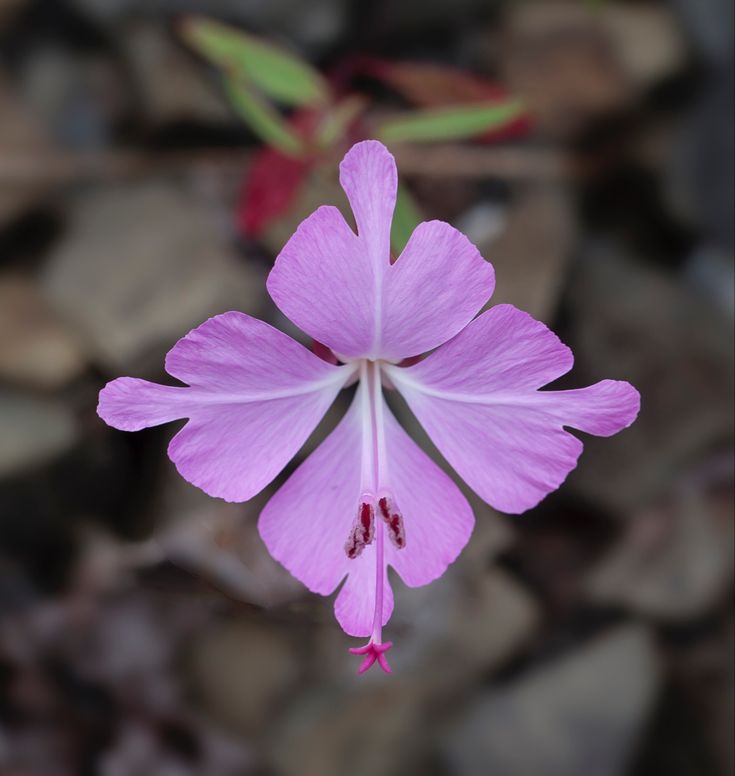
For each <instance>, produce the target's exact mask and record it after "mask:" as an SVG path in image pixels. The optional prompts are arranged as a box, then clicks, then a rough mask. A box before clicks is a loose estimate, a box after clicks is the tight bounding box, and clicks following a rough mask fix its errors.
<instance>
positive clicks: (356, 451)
mask: <svg viewBox="0 0 735 776" xmlns="http://www.w3.org/2000/svg"><path fill="white" fill-rule="evenodd" d="M361 454H362V427H361V424H360V417H359V413H358V405H357V402H356V401H353V403H352V406H351V407H350V409H349V410H348V412H347V414H346V415H345V417H344V418H342V420H341V422H340V423H339V425H338V426H337V427H336V428H335V429H334V431H332V433H331V434H330V435H329V436H328V437H327V438H326V439H325V440H324V442H322V443H321V444H320V445H319V447H317V449H316V450H315V451H314V452H313V453H312V454H311V455H310V456H309V457H308V458H307V459H306V460H305V461H304V462H303V463H302V464H301V465H300V466H299V467H298V469H296V471H295V472H294V473H293V474H292V475H291V476H290V477H289V478H288V480H287V481H286V482H285V484H284V485H282V486H281V487H280V488H279V489H278V491H276V493H275V494H274V495H273V496H272V497H271V499H270V501H269V502H268V503H267V504H266V505H265V508H264V509H263V511H262V512H261V513H260V518H259V520H258V530H259V531H260V536H261V538H262V539H263V542H264V543H265V546H266V547H267V548H268V552H270V554H271V555H272V556H273V557H274V558H275V559H276V560H277V561H279V562H280V563H281V564H283V565H284V566H285V567H286V568H287V569H288V570H289V571H290V572H291V574H293V575H294V576H295V577H296V579H298V580H299V581H300V582H302V583H303V584H304V585H306V587H308V588H309V590H311V591H312V592H313V593H321V595H329V594H330V593H332V592H334V590H335V589H336V587H337V585H339V583H340V582H341V581H342V579H343V578H344V576H345V575H346V574H347V573H348V572H349V571H350V570H352V569H354V565H353V564H354V563H356V562H358V563H359V560H360V558H357V559H355V560H354V561H352V560H350V559H349V558H348V557H347V554H346V553H345V542H346V541H347V536H348V534H349V532H350V528H351V526H352V524H353V522H354V520H355V516H356V514H357V504H358V499H359V498H360V463H361ZM360 557H362V556H360Z"/></svg>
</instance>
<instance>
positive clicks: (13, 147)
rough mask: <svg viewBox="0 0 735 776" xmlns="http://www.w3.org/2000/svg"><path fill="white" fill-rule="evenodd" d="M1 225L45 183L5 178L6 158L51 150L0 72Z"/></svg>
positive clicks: (38, 192) (26, 205)
mask: <svg viewBox="0 0 735 776" xmlns="http://www.w3.org/2000/svg"><path fill="white" fill-rule="evenodd" d="M0 116H2V121H0V228H1V227H2V226H4V225H5V224H6V223H7V222H9V221H10V220H11V219H12V218H13V217H15V216H17V215H18V214H20V213H21V212H22V211H23V209H24V208H26V207H28V205H29V204H30V203H32V202H33V201H34V199H35V198H36V197H37V196H38V195H39V194H40V193H42V192H43V186H39V185H38V184H33V185H30V186H27V185H22V186H19V185H18V183H17V180H16V179H15V177H12V178H11V179H10V181H9V182H8V181H4V180H3V177H2V176H3V162H4V161H7V162H8V163H9V164H10V168H11V171H12V168H13V160H14V159H15V158H16V157H18V156H21V157H28V156H30V157H36V156H38V155H39V154H41V153H43V152H46V151H48V150H49V141H48V138H47V137H46V136H45V134H44V132H43V131H42V130H41V128H40V126H39V125H38V122H37V121H35V120H34V118H33V117H32V116H31V115H30V114H29V113H28V111H26V110H25V107H24V106H23V105H22V104H21V102H20V101H19V100H18V98H17V96H16V94H15V93H14V92H13V91H12V89H11V88H10V86H9V85H8V83H7V82H6V81H5V79H4V78H2V77H1V76H0Z"/></svg>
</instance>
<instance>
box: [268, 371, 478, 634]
mask: <svg viewBox="0 0 735 776" xmlns="http://www.w3.org/2000/svg"><path fill="white" fill-rule="evenodd" d="M358 390H365V389H364V388H363V387H362V386H361V387H360V389H358ZM359 408H360V401H359V396H358V397H356V399H355V401H353V403H352V406H351V407H350V409H349V411H348V412H347V414H346V415H345V417H344V418H343V420H342V422H341V423H340V424H339V425H338V426H337V428H336V429H335V430H334V431H333V432H332V433H331V434H330V435H329V437H327V439H326V440H325V441H324V442H323V443H322V444H321V445H320V446H319V447H318V448H317V449H316V450H315V451H314V452H313V453H312V454H311V456H309V458H308V459H307V460H306V461H304V463H302V464H301V466H300V467H299V468H298V469H297V470H296V471H295V472H294V473H293V474H292V475H291V477H290V478H289V479H288V481H287V482H286V483H285V484H284V485H283V486H282V487H281V489H280V490H279V491H278V492H277V493H276V494H275V495H274V496H273V497H272V498H271V500H270V501H269V502H268V504H266V506H265V508H264V509H263V512H262V513H261V515H260V520H259V522H258V528H259V530H260V535H261V537H262V539H263V541H264V542H265V545H266V547H267V548H268V550H269V552H270V553H271V555H272V556H273V557H274V558H275V559H276V560H278V561H279V562H280V563H282V564H283V565H284V566H285V567H286V568H287V569H288V570H289V571H290V572H291V574H293V575H294V576H295V577H296V578H297V579H298V580H300V581H301V582H302V583H303V584H304V585H306V587H308V588H309V590H311V591H312V592H315V593H321V594H322V595H329V594H330V593H332V592H333V591H334V590H335V589H336V587H337V586H338V585H339V583H340V581H341V580H342V579H343V578H344V577H345V575H348V577H347V580H346V581H345V583H344V585H343V587H342V589H341V590H340V593H339V595H338V596H337V599H336V601H335V615H336V617H337V620H338V621H339V623H340V625H341V626H342V628H343V630H344V631H345V632H346V633H348V634H350V635H352V636H367V635H369V634H370V632H371V630H372V625H373V617H374V607H375V588H376V567H375V562H376V556H375V552H376V542H375V541H373V543H372V544H369V545H367V546H366V547H365V548H364V550H363V551H362V553H361V554H360V555H359V556H358V557H357V558H355V559H353V560H350V559H349V558H348V557H347V554H346V553H345V549H344V547H345V542H346V540H347V538H348V535H349V532H350V529H351V527H352V525H353V522H354V520H355V516H356V513H357V506H358V502H359V498H360V491H361V482H360V471H361V456H362V450H363V444H362V433H363V424H362V422H361V418H360V409H359ZM383 414H384V418H385V439H386V449H387V456H388V460H387V461H386V466H385V468H386V470H387V471H388V472H390V475H389V478H390V482H389V487H390V489H391V492H392V494H393V495H394V497H395V500H396V503H397V504H398V506H399V508H400V510H401V512H402V514H403V520H404V525H405V529H406V536H407V540H406V547H405V548H404V549H401V550H398V549H397V548H395V547H394V546H393V545H392V544H391V543H390V542H389V541H387V539H386V540H385V543H384V551H385V560H386V567H387V565H392V566H393V567H394V568H395V569H396V571H397V572H398V574H399V575H400V576H401V578H402V579H403V581H404V582H405V583H406V584H407V585H409V586H412V587H414V586H418V585H425V584H427V583H429V582H431V581H432V580H434V579H436V578H437V577H439V576H441V574H443V573H444V571H445V570H446V568H447V566H448V565H449V564H450V563H451V562H452V561H453V560H454V559H455V558H456V557H457V555H458V554H459V552H460V551H461V550H462V548H463V547H464V545H465V544H466V543H467V541H468V539H469V536H470V534H471V533H472V528H473V526H474V518H473V515H472V510H471V508H470V505H469V504H468V503H467V500H466V499H465V498H464V496H463V495H462V494H461V492H460V491H459V489H458V488H457V486H456V485H455V484H454V483H453V482H452V481H451V479H449V477H447V475H446V474H444V473H443V472H442V471H441V470H440V469H439V468H438V467H437V466H436V464H434V463H433V462H432V461H431V460H430V459H429V458H428V456H426V455H425V454H424V453H423V452H422V451H421V450H420V449H419V448H418V447H417V445H416V444H415V443H414V442H413V441H412V440H411V439H410V437H409V436H408V435H407V434H406V432H405V431H403V429H402V428H401V427H400V426H399V424H398V422H397V421H396V420H395V418H394V417H393V415H392V414H391V413H390V411H389V410H388V408H387V406H384V409H383ZM417 483H420V486H417ZM383 573H385V569H384V571H383ZM392 610H393V594H392V591H391V588H390V584H389V582H388V578H387V576H386V577H385V579H384V598H383V623H382V624H383V625H385V623H387V621H388V619H389V618H390V615H391V612H392Z"/></svg>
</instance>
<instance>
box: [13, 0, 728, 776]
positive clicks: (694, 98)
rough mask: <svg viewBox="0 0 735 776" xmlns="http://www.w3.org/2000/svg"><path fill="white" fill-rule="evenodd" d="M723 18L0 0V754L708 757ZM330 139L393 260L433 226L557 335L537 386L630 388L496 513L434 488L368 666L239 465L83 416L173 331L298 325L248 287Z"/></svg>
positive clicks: (721, 387) (355, 775) (55, 767)
mask: <svg viewBox="0 0 735 776" xmlns="http://www.w3.org/2000/svg"><path fill="white" fill-rule="evenodd" d="M732 15H733V5H732V2H731V1H730V0H646V1H643V0H641V1H640V2H633V1H632V0H631V1H630V2H622V1H621V2H614V1H613V0H610V1H609V2H605V1H604V0H597V1H596V2H594V1H592V0H590V1H589V2H583V1H582V0H579V1H578V2H570V1H564V0H560V1H559V2H556V1H553V0H526V1H523V0H516V1H511V0H453V1H452V2H448V1H447V0H403V1H402V2H400V3H396V2H389V0H375V1H374V2H371V3H365V2H360V1H359V0H311V2H309V3H303V2H299V1H298V0H269V2H262V1H261V0H211V2H195V0H147V1H146V2H143V0H2V2H0V774H2V775H3V776H57V775H58V776H66V774H70V775H76V774H80V775H87V774H89V775H94V774H101V775H102V776H149V775H150V776H189V775H192V776H193V775H195V774H203V775H204V776H235V775H238V776H239V775H240V774H243V775H245V776H248V775H249V774H266V775H269V774H274V775H278V774H284V775H285V776H290V775H291V774H298V775H299V776H331V775H332V774H334V775H335V776H342V775H343V774H351V776H373V775H374V774H380V775H381V776H382V775H383V774H385V775H386V776H392V775H393V774H396V775H397V774H401V775H402V776H409V775H410V776H413V775H414V774H415V775H416V776H424V775H425V776H451V775H453V774H458V775H459V776H475V775H478V776H481V775H484V774H493V776H624V775H625V776H658V775H659V774H661V775H665V776H725V775H726V774H730V773H732V772H733V748H732V747H733V743H732V727H733V705H732V704H733V689H734V686H733V685H734V673H733V616H732V575H733V400H732V396H733V347H732V346H733V294H734V289H733V139H732V138H733V102H732V91H733V39H732V29H733V18H732ZM223 24H226V25H228V26H222V25H223ZM264 42H267V43H264ZM274 47H275V48H274ZM364 137H380V138H382V139H383V140H384V141H385V142H386V143H387V144H388V145H389V147H390V148H391V150H392V151H393V152H394V153H395V155H396V158H397V160H398V165H399V172H400V174H401V181H402V189H401V199H400V204H399V213H398V217H397V223H396V228H395V230H394V249H395V250H399V249H400V246H401V244H402V242H405V237H406V234H407V233H408V232H409V231H410V228H412V226H413V225H414V224H415V223H416V221H417V220H422V219H423V218H441V219H444V220H447V221H450V222H451V223H452V224H454V225H455V226H457V227H458V228H460V229H462V230H463V231H465V232H466V233H467V234H468V235H469V236H470V238H471V239H472V240H473V241H474V242H475V243H476V244H477V245H478V247H479V248H480V249H481V252H482V253H483V255H484V256H485V257H486V258H487V259H489V260H491V261H492V262H493V264H494V265H495V268H496V274H497V279H498V285H497V292H496V295H495V298H494V300H493V301H494V302H511V303H513V304H515V305H517V306H519V307H521V308H523V309H526V310H528V311H530V312H531V313H532V314H533V315H534V316H536V317H537V318H540V319H541V320H543V321H545V322H546V323H547V324H549V325H550V326H552V327H553V328H554V329H555V330H556V331H557V332H558V333H559V334H560V336H561V337H562V339H563V340H564V341H565V342H567V343H568V344H569V345H570V346H572V348H573V349H574V352H575V354H576V364H575V367H574V370H573V371H572V373H571V374H570V375H569V376H567V377H566V378H564V379H563V381H562V382H561V385H563V386H565V387H566V386H580V385H586V384H588V383H591V382H595V381H597V380H599V379H603V378H616V379H624V380H629V381H630V382H632V383H633V384H634V385H636V386H637V387H638V388H639V390H640V391H641V394H642V396H643V409H642V412H641V416H640V418H639V419H638V421H637V423H636V424H635V425H634V426H632V427H631V428H630V429H628V430H626V431H625V432H623V433H621V434H620V435H618V436H616V437H614V438H612V439H596V438H587V439H585V448H586V449H585V453H584V455H583V456H582V459H581V462H580V465H579V467H578V469H577V470H576V471H574V472H573V473H572V474H571V475H570V477H569V479H568V481H567V482H566V484H565V485H564V486H563V487H562V488H561V490H560V491H559V492H557V493H556V494H553V495H552V496H550V497H549V498H547V499H546V500H545V501H544V502H543V503H542V504H541V505H540V506H539V507H538V508H536V509H534V510H532V511H531V512H528V513H527V514H525V515H523V516H521V517H514V518H511V517H508V516H504V515H500V514H497V513H495V512H493V511H492V510H491V509H490V508H489V507H487V506H485V505H483V504H482V503H480V502H479V501H478V500H477V499H476V498H473V500H472V503H473V506H474V507H475V511H476V515H477V528H476V531H475V534H474V535H473V538H472V540H471V542H470V544H469V546H468V547H467V549H466V550H465V552H464V553H463V555H462V556H461V558H460V559H459V561H458V562H457V563H456V564H454V565H453V566H452V567H451V568H450V569H449V571H448V572H447V573H446V574H445V575H444V577H442V578H441V579H440V580H439V581H438V582H436V583H434V584H433V585H431V586H430V587H429V588H423V589H416V590H409V589H406V588H405V587H404V586H403V585H402V584H401V583H400V582H399V581H398V580H397V579H396V580H394V589H395V592H396V609H395V614H394V616H393V619H392V621H391V623H390V625H389V626H388V629H387V634H388V638H391V639H393V640H394V641H395V642H396V647H395V649H394V650H393V652H392V664H393V667H394V674H393V676H391V677H386V676H384V675H382V674H380V673H379V672H378V671H372V672H370V673H368V674H367V675H365V676H364V677H361V678H358V677H357V676H356V675H355V671H356V668H357V663H356V662H355V658H352V657H350V656H349V655H348V654H347V647H348V646H352V645H353V640H351V639H348V638H347V637H346V636H345V635H344V634H343V633H342V632H341V631H340V629H339V627H338V626H337V624H336V622H335V621H334V619H333V615H332V610H331V603H332V602H331V600H329V599H322V598H320V597H318V596H313V595H310V594H308V593H307V592H306V591H305V589H304V588H302V587H301V586H300V585H299V584H298V583H296V582H295V581H294V580H293V579H292V578H291V577H290V576H289V575H288V574H287V573H286V572H285V571H284V570H283V569H282V568H281V567H279V566H278V565H277V564H276V563H275V562H274V561H272V560H271V559H270V558H269V556H268V555H267V553H266V551H265V549H264V547H263V546H262V544H261V542H260V540H259V538H258V535H257V531H256V519H257V514H258V512H259V510H260V509H261V508H262V506H263V504H264V503H265V501H266V500H267V498H268V496H269V495H270V493H272V492H273V489H274V487H275V485H274V486H273V487H272V488H269V489H268V490H267V492H264V493H263V494H261V496H259V497H258V498H256V499H255V500H254V501H253V502H251V503H248V504H244V505H232V504H226V503H224V502H222V501H219V500H216V499H210V498H208V497H206V496H205V495H204V494H202V493H201V492H200V491H198V490H196V489H195V488H194V487H193V486H190V485H188V484H187V483H186V482H184V481H183V480H182V479H181V478H179V477H178V476H177V475H176V473H175V470H174V468H173V465H172V464H171V463H170V462H169V461H168V459H167V458H166V455H165V449H166V444H167V441H168V439H169V438H170V437H171V436H172V434H173V432H174V429H172V428H171V427H166V428H163V429H152V430H149V431H145V432H140V433H137V434H125V433H122V432H118V431H114V430H112V429H110V428H108V427H107V426H105V425H104V424H103V423H102V422H101V421H100V420H99V419H98V418H97V416H96V414H95V406H96V400H97V393H98V391H99V389H100V388H101V387H102V386H103V385H104V384H105V382H106V381H107V380H109V379H112V378H113V377H116V376H119V375H134V376H137V377H145V378H148V379H152V380H158V381H164V382H165V381H166V380H167V378H166V376H165V374H164V372H163V356H164V354H165V352H166V351H167V350H168V349H169V348H170V347H171V346H172V344H173V343H174V342H175V341H176V340H177V339H178V338H179V337H181V336H183V335H184V334H185V333H186V332H187V331H189V329H190V328H192V327H193V326H195V325H197V324H198V323H200V322H201V321H203V320H204V319H206V318H207V317H208V316H210V315H214V314H216V313H219V312H223V311H226V310H229V309H237V310H242V311H245V312H247V313H250V314H252V315H256V316H259V317H262V318H264V319H266V320H268V321H270V322H271V323H274V324H275V325H277V326H280V327H281V328H284V329H285V330H287V331H289V332H290V333H291V334H293V335H295V336H301V335H300V334H299V333H298V332H296V331H295V330H294V329H293V327H292V326H291V325H290V324H289V323H288V321H286V320H285V319H284V318H283V317H282V316H281V315H280V314H279V313H278V311H277V310H276V309H275V307H274V305H273V304H272V303H271V302H270V300H269V298H268V297H267V295H266V293H265V285H264V282H265V277H266V275H267V273H268V270H269V267H270V266H271V265H272V262H273V259H274V257H275V256H276V254H277V252H278V250H279V249H280V247H281V246H282V245H283V243H284V241H285V240H286V239H287V237H288V236H289V235H290V233H291V232H292V231H293V229H294V228H295V226H296V224H297V223H298V222H299V220H300V219H301V218H303V217H304V216H305V215H306V214H307V213H309V212H310V211H311V210H313V209H314V208H315V207H316V206H318V205H320V204H324V203H332V204H338V205H344V199H343V195H342V193H341V191H340V189H339V187H338V186H337V183H336V165H337V162H338V160H339V159H340V158H341V156H342V154H343V153H344V151H345V150H346V148H347V147H349V145H350V144H351V143H352V142H354V141H355V140H358V139H360V138H364ZM307 344H308V343H307ZM347 401H348V397H346V396H345V397H342V400H340V402H339V403H338V404H337V405H336V406H335V407H334V409H333V410H332V411H330V413H329V415H328V417H327V418H326V420H325V422H324V424H322V426H321V427H320V429H319V430H318V432H317V434H316V435H315V438H314V439H313V440H311V441H310V442H309V443H308V444H307V450H306V451H302V453H301V454H300V456H299V459H297V462H298V460H300V459H302V458H303V455H304V454H305V453H306V452H308V450H309V449H312V448H313V447H314V445H315V444H316V443H317V442H318V440H319V438H322V437H323V436H324V434H325V433H326V432H327V431H328V430H329V429H330V428H332V427H333V426H334V424H335V422H336V420H337V419H338V418H339V416H340V414H341V412H343V411H344V408H345V407H346V404H347ZM391 401H392V404H393V406H394V408H395V411H396V412H397V413H398V414H399V415H400V417H401V419H402V421H403V422H404V423H405V424H406V426H407V428H409V430H410V431H411V432H412V433H413V434H414V435H415V436H416V438H417V439H418V440H419V441H420V442H421V443H422V444H423V445H425V447H426V449H427V450H429V451H430V452H432V454H433V453H434V451H433V450H432V448H431V446H430V445H429V444H428V442H427V441H426V439H425V437H423V436H422V435H421V432H420V430H419V429H418V428H417V424H416V423H415V421H413V420H412V418H411V416H410V413H408V411H407V410H406V408H405V406H403V405H401V403H400V402H399V401H394V400H391ZM297 462H295V463H297ZM295 463H294V464H293V465H292V466H290V467H289V469H288V470H287V471H286V472H285V473H284V474H283V475H282V476H281V477H280V478H279V480H278V481H277V483H276V485H277V484H278V483H279V482H282V481H283V479H284V478H285V476H286V475H287V474H288V473H289V472H290V471H292V470H293V466H294V465H295Z"/></svg>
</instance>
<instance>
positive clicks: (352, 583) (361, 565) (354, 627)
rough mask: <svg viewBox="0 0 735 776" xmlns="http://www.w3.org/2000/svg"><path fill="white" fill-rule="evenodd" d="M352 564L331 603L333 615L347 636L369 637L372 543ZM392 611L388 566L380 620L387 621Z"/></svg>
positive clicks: (372, 613) (372, 604) (372, 599)
mask: <svg viewBox="0 0 735 776" xmlns="http://www.w3.org/2000/svg"><path fill="white" fill-rule="evenodd" d="M350 562H351V563H353V564H354V566H353V568H352V570H351V571H350V573H349V574H348V576H347V579H346V580H345V583H344V585H342V589H341V590H340V591H339V595H338V596H337V599H336V600H335V602H334V616H335V617H336V618H337V622H338V623H339V624H340V627H341V628H342V630H343V631H344V632H345V633H346V634H347V635H348V636H355V637H362V636H369V635H370V634H371V632H372V630H373V619H374V617H375V587H376V584H375V583H376V578H375V545H374V544H371V545H369V546H368V547H366V548H365V550H364V551H363V553H362V555H360V557H359V558H355V560H354V561H350ZM392 614H393V589H392V588H391V586H390V582H389V581H388V567H387V566H385V567H384V568H383V619H382V622H381V625H385V624H387V622H388V620H390V617H391V615H392Z"/></svg>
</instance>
